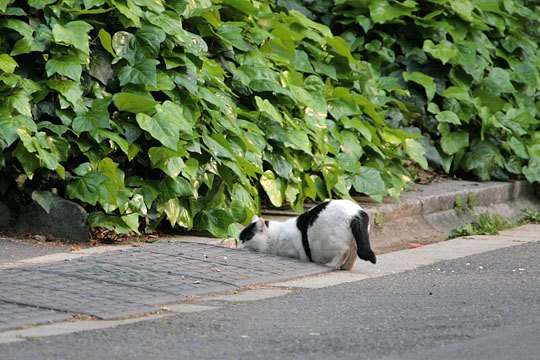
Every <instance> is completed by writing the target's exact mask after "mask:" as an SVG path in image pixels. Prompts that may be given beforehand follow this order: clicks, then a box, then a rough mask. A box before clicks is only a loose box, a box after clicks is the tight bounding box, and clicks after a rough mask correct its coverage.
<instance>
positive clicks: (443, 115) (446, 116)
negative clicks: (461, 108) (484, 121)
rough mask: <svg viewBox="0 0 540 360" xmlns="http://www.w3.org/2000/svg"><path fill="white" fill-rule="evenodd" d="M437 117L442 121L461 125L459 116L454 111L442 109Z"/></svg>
mask: <svg viewBox="0 0 540 360" xmlns="http://www.w3.org/2000/svg"><path fill="white" fill-rule="evenodd" d="M435 118H436V119H437V120H439V122H441V123H449V124H455V125H461V121H460V120H459V117H458V116H457V115H456V114H455V113H454V112H453V111H446V110H445V111H441V112H440V113H438V114H437V115H435Z"/></svg>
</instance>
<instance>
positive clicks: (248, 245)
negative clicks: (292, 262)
mask: <svg viewBox="0 0 540 360" xmlns="http://www.w3.org/2000/svg"><path fill="white" fill-rule="evenodd" d="M360 210H362V208H361V207H360V206H359V205H357V204H355V203H354V202H352V201H349V200H332V201H331V202H330V203H329V204H328V205H327V206H326V208H325V209H324V210H322V211H321V212H320V213H319V216H318V217H317V219H316V220H315V222H314V223H313V224H312V225H311V226H310V227H309V228H308V232H307V233H308V239H309V244H310V249H311V257H312V260H313V262H316V263H321V264H326V265H328V266H331V267H334V268H336V269H343V270H349V269H351V268H352V267H353V266H354V263H355V262H356V259H357V254H356V250H357V245H356V240H355V238H354V236H353V234H352V232H351V228H350V223H351V220H352V218H353V217H354V216H356V215H357V214H358V212H359V211H360ZM296 220H297V218H292V219H289V220H287V221H284V222H276V221H270V222H269V226H268V227H267V226H266V224H265V222H264V220H263V219H261V218H258V217H254V218H253V221H252V222H255V221H256V222H257V224H256V230H257V232H256V234H255V235H254V236H253V237H252V238H251V239H250V240H248V241H245V242H243V243H241V244H239V246H238V248H239V249H249V250H253V251H259V252H264V253H269V254H274V255H278V256H285V257H290V258H297V259H300V260H303V261H309V259H308V257H307V256H306V253H305V251H304V247H303V246H302V234H301V232H300V230H299V229H298V228H297V226H296Z"/></svg>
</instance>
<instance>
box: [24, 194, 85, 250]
mask: <svg viewBox="0 0 540 360" xmlns="http://www.w3.org/2000/svg"><path fill="white" fill-rule="evenodd" d="M15 231H16V232H17V233H19V234H24V233H37V234H42V235H46V236H47V237H50V238H55V239H66V240H70V241H75V242H87V241H88V240H89V232H88V216H87V213H86V211H85V210H84V209H83V208H82V207H81V206H80V205H78V204H75V203H74V202H72V201H69V200H65V199H62V198H60V197H58V196H55V197H54V198H53V200H52V203H51V208H50V211H49V213H48V214H47V212H46V211H45V210H44V209H43V208H42V207H41V206H39V205H38V204H37V203H35V202H32V203H30V204H29V205H28V206H26V207H25V208H23V209H22V211H21V213H20V214H19V216H18V218H17V221H16V223H15Z"/></svg>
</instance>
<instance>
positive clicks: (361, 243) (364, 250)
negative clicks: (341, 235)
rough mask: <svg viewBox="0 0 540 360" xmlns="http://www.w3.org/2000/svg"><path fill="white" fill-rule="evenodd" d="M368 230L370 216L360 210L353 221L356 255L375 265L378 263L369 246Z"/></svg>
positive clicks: (352, 229) (352, 228)
mask: <svg viewBox="0 0 540 360" xmlns="http://www.w3.org/2000/svg"><path fill="white" fill-rule="evenodd" d="M368 229H369V216H368V214H367V213H366V212H365V211H363V210H360V211H359V212H358V214H357V215H356V216H355V217H353V219H352V221H351V231H352V233H353V235H354V239H355V240H356V247H357V250H356V253H357V254H358V257H359V258H360V259H362V260H365V261H370V262H372V263H373V264H375V263H376V262H377V257H376V256H375V253H374V252H373V250H371V246H370V245H369V231H368Z"/></svg>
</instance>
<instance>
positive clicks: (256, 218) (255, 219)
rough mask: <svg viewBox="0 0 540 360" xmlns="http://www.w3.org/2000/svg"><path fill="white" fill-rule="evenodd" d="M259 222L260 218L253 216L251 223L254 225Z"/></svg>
mask: <svg viewBox="0 0 540 360" xmlns="http://www.w3.org/2000/svg"><path fill="white" fill-rule="evenodd" d="M257 220H259V217H258V216H257V215H253V217H252V218H251V222H252V223H254V222H255V221H257Z"/></svg>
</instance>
